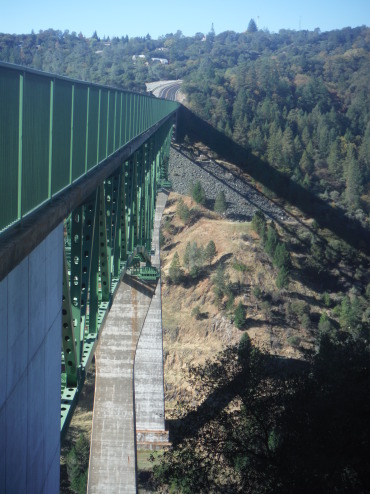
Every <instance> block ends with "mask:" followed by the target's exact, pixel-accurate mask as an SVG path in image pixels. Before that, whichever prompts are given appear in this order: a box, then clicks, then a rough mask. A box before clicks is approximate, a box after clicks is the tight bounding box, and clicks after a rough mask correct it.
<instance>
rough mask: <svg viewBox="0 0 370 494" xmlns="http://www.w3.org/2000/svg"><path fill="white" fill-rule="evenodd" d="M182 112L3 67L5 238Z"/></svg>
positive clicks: (0, 131) (0, 117)
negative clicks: (166, 119) (118, 153)
mask: <svg viewBox="0 0 370 494" xmlns="http://www.w3.org/2000/svg"><path fill="white" fill-rule="evenodd" d="M177 108H178V104H177V103H175V102H173V101H165V100H159V99H157V98H154V97H152V96H148V95H145V94H140V93H131V92H127V91H122V90H120V89H116V88H111V87H107V86H99V85H97V84H89V83H86V82H82V81H76V80H72V79H67V78H64V77H59V76H56V75H52V74H45V73H43V72H39V71H35V70H32V69H27V68H24V67H20V66H16V65H11V64H5V63H0V234H1V233H2V232H3V231H5V230H6V229H8V228H9V227H10V226H12V225H14V224H15V223H18V222H19V221H20V220H21V219H22V218H23V217H24V216H26V215H27V214H29V213H30V212H32V211H34V210H35V209H37V208H39V207H40V206H41V205H43V204H44V203H46V202H48V201H50V200H51V199H52V198H53V197H55V196H57V195H58V194H59V193H60V192H61V191H63V190H64V189H65V188H67V187H68V186H70V185H71V184H73V183H74V182H76V181H77V180H79V179H80V178H81V177H82V176H83V175H85V174H86V173H87V172H89V171H90V170H92V169H93V168H94V167H96V166H97V165H98V164H99V163H101V162H102V161H104V160H105V159H106V158H108V157H109V156H111V155H112V154H114V153H115V152H116V151H118V150H119V149H120V148H122V147H124V146H125V145H126V144H128V143H129V142H130V141H131V140H132V139H134V138H136V137H137V136H139V135H140V134H142V133H143V132H145V131H146V130H148V129H149V128H151V127H152V126H153V125H155V124H156V123H158V122H159V121H161V120H162V119H163V118H164V117H166V116H167V115H169V114H171V113H172V112H174V111H176V109H177Z"/></svg>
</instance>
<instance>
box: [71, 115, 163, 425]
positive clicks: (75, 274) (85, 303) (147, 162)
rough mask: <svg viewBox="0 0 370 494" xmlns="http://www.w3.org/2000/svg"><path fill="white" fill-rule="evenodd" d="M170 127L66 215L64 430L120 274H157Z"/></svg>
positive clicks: (144, 277)
mask: <svg viewBox="0 0 370 494" xmlns="http://www.w3.org/2000/svg"><path fill="white" fill-rule="evenodd" d="M171 133H172V125H171V123H166V124H165V125H163V126H162V127H161V128H159V129H158V131H157V132H156V133H155V134H154V135H153V136H152V137H151V138H150V139H149V140H148V141H147V142H146V143H144V144H143V145H142V147H141V148H139V149H138V151H136V152H135V153H134V154H133V155H132V156H131V157H130V158H129V159H128V160H127V161H126V162H124V163H122V166H121V167H120V168H119V169H118V170H117V171H116V172H115V173H114V174H113V175H112V176H111V177H109V178H108V179H107V180H105V181H104V183H102V184H100V186H99V187H98V188H97V189H96V191H95V192H94V193H93V194H91V196H90V197H89V198H88V200H87V201H86V202H85V203H84V204H81V205H80V206H79V207H78V208H76V209H75V210H74V211H73V212H72V213H71V215H70V217H69V218H68V219H67V220H66V222H65V254H64V282H63V329H62V404H61V431H62V435H63V434H64V433H65V431H66V429H67V427H68V424H69V421H70V419H71V416H72V414H73V410H74V407H75V404H76V402H77V399H78V394H79V391H80V390H81V387H82V385H83V382H84V379H85V373H86V370H87V369H88V367H89V365H90V363H91V360H92V357H93V354H94V351H95V347H96V343H97V340H98V336H99V331H100V330H101V328H102V326H103V323H104V320H105V318H106V316H107V314H108V312H109V308H110V306H111V304H112V302H113V298H114V293H115V290H116V288H117V286H118V283H119V281H120V279H121V278H122V277H123V275H124V273H125V272H126V271H128V273H129V274H130V273H132V275H133V276H138V277H140V278H141V279H142V280H144V281H149V282H150V281H154V280H156V279H157V278H158V274H159V273H158V272H157V271H156V270H155V268H152V267H151V266H150V251H151V241H152V229H153V223H154V212H155V198H156V193H157V185H158V184H157V178H158V177H159V175H160V171H161V170H162V169H163V161H164V160H165V159H166V158H167V156H168V153H169V142H170V139H171ZM136 261H138V262H137V263H136V264H135V262H136ZM141 263H143V264H145V266H142V265H141ZM130 267H131V269H129V268H130Z"/></svg>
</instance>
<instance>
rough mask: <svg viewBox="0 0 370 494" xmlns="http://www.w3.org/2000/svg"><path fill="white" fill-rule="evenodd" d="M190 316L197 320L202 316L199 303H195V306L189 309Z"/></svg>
mask: <svg viewBox="0 0 370 494" xmlns="http://www.w3.org/2000/svg"><path fill="white" fill-rule="evenodd" d="M191 316H192V317H195V319H197V320H199V319H201V318H202V313H201V311H200V307H199V305H197V306H196V307H194V309H193V310H192V311H191Z"/></svg>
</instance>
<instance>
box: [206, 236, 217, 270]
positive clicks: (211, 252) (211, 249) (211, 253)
mask: <svg viewBox="0 0 370 494" xmlns="http://www.w3.org/2000/svg"><path fill="white" fill-rule="evenodd" d="M216 255H217V250H216V245H215V243H214V241H213V240H210V241H209V242H208V244H207V246H206V250H205V251H204V257H205V259H206V261H208V262H209V265H211V263H212V261H213V259H214V258H215V257H216Z"/></svg>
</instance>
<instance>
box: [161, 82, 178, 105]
mask: <svg viewBox="0 0 370 494" xmlns="http://www.w3.org/2000/svg"><path fill="white" fill-rule="evenodd" d="M181 84H182V82H174V83H173V84H171V85H168V86H165V87H164V88H161V89H160V92H159V97H160V98H164V99H169V100H172V101H176V96H177V93H178V91H179V90H180V87H181Z"/></svg>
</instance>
